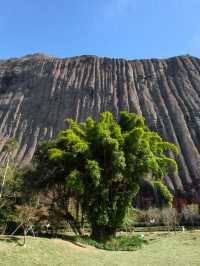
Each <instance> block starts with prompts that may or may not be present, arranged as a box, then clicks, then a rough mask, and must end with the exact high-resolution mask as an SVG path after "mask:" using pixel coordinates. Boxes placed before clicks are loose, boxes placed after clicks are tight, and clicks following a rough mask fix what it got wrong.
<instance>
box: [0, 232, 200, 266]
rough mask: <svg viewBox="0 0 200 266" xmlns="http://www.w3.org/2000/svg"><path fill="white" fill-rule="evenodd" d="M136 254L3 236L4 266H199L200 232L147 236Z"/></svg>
mask: <svg viewBox="0 0 200 266" xmlns="http://www.w3.org/2000/svg"><path fill="white" fill-rule="evenodd" d="M145 239H147V240H149V244H147V245H144V246H143V248H141V249H139V250H137V251H130V252H127V251H104V250H100V249H96V248H94V247H90V246H82V245H81V244H78V243H72V242H69V241H64V240H60V239H45V238H35V239H34V238H33V237H28V238H27V245H26V247H23V246H22V243H23V239H22V238H21V237H14V238H13V239H11V238H10V237H0V265H2V266H32V265H49V266H58V265H59V266H64V265H65V266H72V265H73V266H79V265H80V266H93V265H94V266H99V265H108V266H114V265H115V266H117V265H119V266H140V265H141V266H167V265H171V266H190V265H198V266H200V231H191V232H187V231H186V232H178V233H177V234H174V233H161V232H159V233H145Z"/></svg>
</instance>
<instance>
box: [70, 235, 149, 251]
mask: <svg viewBox="0 0 200 266" xmlns="http://www.w3.org/2000/svg"><path fill="white" fill-rule="evenodd" d="M74 240H75V241H76V242H79V243H81V244H85V245H90V246H94V247H96V248H99V249H104V250H110V251H134V250H137V249H139V248H141V247H142V245H143V244H148V241H147V240H145V239H142V238H141V237H140V236H117V237H116V238H114V239H112V240H111V241H109V242H98V241H95V240H93V239H91V238H89V237H87V236H86V237H79V236H76V237H74Z"/></svg>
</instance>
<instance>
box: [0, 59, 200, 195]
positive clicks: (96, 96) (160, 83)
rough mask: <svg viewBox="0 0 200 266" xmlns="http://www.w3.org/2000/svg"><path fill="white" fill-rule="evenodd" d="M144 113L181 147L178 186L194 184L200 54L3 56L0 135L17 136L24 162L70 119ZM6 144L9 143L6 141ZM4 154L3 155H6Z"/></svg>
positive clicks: (174, 185) (199, 142) (199, 144)
mask: <svg viewBox="0 0 200 266" xmlns="http://www.w3.org/2000/svg"><path fill="white" fill-rule="evenodd" d="M105 110H108V111H111V112H113V114H114V115H115V116H116V117H118V115H119V112H120V111H121V110H127V111H130V112H137V113H138V114H141V115H143V116H144V117H145V119H146V122H147V124H148V125H149V127H150V128H151V129H152V130H155V131H158V132H159V134H161V135H162V137H163V138H165V139H167V140H168V141H171V142H173V143H175V144H176V145H177V146H178V147H179V149H180V156H179V157H178V159H177V160H178V164H179V173H178V174H177V175H171V176H170V177H166V178H165V182H166V184H167V185H168V186H169V188H170V189H171V190H173V191H176V192H177V193H178V192H180V191H181V192H184V193H185V191H186V192H191V191H193V190H196V188H197V186H198V180H199V178H200V60H199V59H197V58H194V57H191V56H181V57H175V58H170V59H167V60H157V59H152V60H141V61H139V60H133V61H127V60H123V59H110V58H99V57H95V56H80V57H73V58H66V59H59V58H55V57H50V56H46V55H42V54H35V55H31V56H25V57H23V58H17V59H10V60H1V61H0V135H1V137H4V140H5V139H6V138H8V137H9V136H14V137H16V139H17V140H18V143H19V144H20V145H19V149H18V151H17V152H16V159H17V160H18V162H20V163H22V162H24V163H26V162H29V161H30V160H31V158H32V156H33V154H34V151H35V149H36V147H37V144H38V142H39V141H41V140H44V139H49V138H52V137H53V136H55V135H56V133H57V132H58V131H59V130H60V129H61V128H63V127H64V122H63V121H64V119H65V118H66V117H69V116H71V117H74V118H75V119H76V120H77V121H82V120H83V119H85V118H86V117H87V116H89V115H92V116H93V117H94V118H97V117H98V115H99V113H100V112H102V111H105ZM0 145H1V147H2V146H3V141H1V143H0ZM0 159H2V158H0Z"/></svg>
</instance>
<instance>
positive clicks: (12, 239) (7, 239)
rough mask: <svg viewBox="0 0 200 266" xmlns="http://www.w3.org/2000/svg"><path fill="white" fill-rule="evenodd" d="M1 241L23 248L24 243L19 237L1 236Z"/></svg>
mask: <svg viewBox="0 0 200 266" xmlns="http://www.w3.org/2000/svg"><path fill="white" fill-rule="evenodd" d="M0 241H2V242H7V243H15V244H17V245H18V246H21V247H22V246H23V244H22V243H20V241H21V238H20V237H17V236H0Z"/></svg>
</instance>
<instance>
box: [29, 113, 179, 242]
mask: <svg viewBox="0 0 200 266" xmlns="http://www.w3.org/2000/svg"><path fill="white" fill-rule="evenodd" d="M66 122H67V123H68V126H69V128H68V129H66V130H63V131H61V132H60V133H59V134H58V135H57V137H56V138H55V139H54V140H52V141H49V142H45V143H44V144H42V145H41V146H40V147H39V149H38V152H37V154H36V156H35V162H36V170H35V173H32V176H34V178H33V177H32V179H34V181H33V182H32V184H33V185H34V184H35V185H37V188H40V189H42V188H48V189H51V188H54V187H55V186H57V185H58V184H59V185H61V184H62V185H63V187H64V189H63V190H64V191H65V192H66V193H67V195H68V197H71V198H73V200H74V201H76V202H77V203H78V206H79V205H80V206H81V209H82V212H83V214H84V215H85V216H86V217H87V219H88V221H89V223H90V225H91V227H92V237H93V238H95V239H103V238H105V237H106V236H108V238H109V236H111V235H115V232H116V230H117V228H119V227H120V226H121V225H122V224H123V221H124V219H125V216H126V213H127V210H128V207H129V206H130V204H131V202H132V199H133V197H134V196H135V194H136V193H137V191H138V189H139V186H140V184H141V182H142V181H143V179H144V178H145V177H146V176H147V175H148V174H149V173H151V174H152V176H153V177H155V178H157V179H158V178H162V177H163V176H164V175H166V174H167V173H168V171H169V170H170V171H176V170H177V165H176V162H175V161H174V160H173V159H170V158H169V157H168V156H167V155H166V152H168V151H172V152H175V153H177V149H176V147H175V146H174V145H173V144H170V143H168V142H165V141H163V140H162V139H161V137H160V136H159V135H158V134H157V133H155V132H151V131H150V130H149V129H148V127H147V126H146V125H145V122H144V118H143V117H141V116H139V115H137V114H134V113H127V112H122V113H121V114H120V120H119V122H118V121H117V120H115V118H114V117H113V115H112V114H111V113H109V112H105V113H102V114H100V118H99V120H98V121H94V120H93V119H92V118H88V119H86V120H85V122H83V123H80V124H78V123H77V122H76V121H74V120H73V119H67V120H66ZM59 193H60V192H59ZM65 197H67V196H66V194H65ZM68 201H69V200H68ZM62 204H63V203H62Z"/></svg>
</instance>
